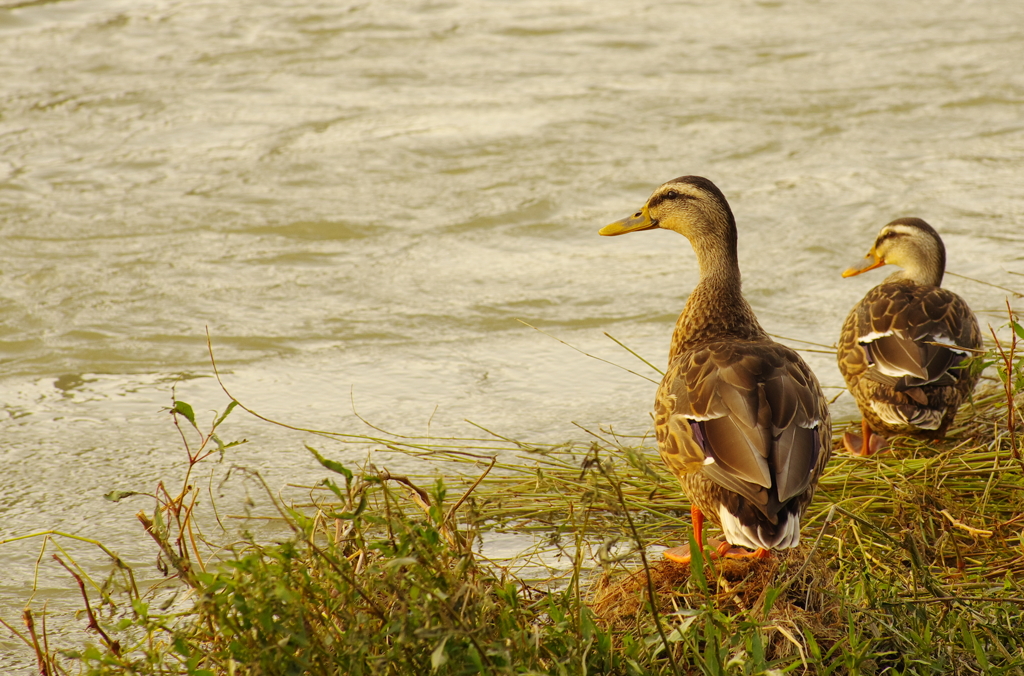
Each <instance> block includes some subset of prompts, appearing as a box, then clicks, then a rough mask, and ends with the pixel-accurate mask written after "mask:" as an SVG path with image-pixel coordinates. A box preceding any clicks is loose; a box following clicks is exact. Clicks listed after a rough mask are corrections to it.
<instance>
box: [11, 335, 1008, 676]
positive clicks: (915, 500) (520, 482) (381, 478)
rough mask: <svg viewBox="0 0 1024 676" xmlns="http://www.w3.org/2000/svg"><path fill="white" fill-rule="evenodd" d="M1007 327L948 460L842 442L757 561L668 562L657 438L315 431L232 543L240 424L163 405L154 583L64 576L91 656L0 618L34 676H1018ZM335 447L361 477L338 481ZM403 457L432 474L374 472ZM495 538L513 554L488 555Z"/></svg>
mask: <svg viewBox="0 0 1024 676" xmlns="http://www.w3.org/2000/svg"><path fill="white" fill-rule="evenodd" d="M1011 328H1012V329H1013V333H1012V334H1011V337H1010V339H1008V340H1006V339H1004V340H1002V341H996V342H997V344H994V345H993V348H992V349H991V350H990V351H989V353H988V354H987V355H985V356H982V357H979V358H978V359H977V362H978V366H979V367H981V366H986V365H987V366H991V367H992V368H990V369H989V371H988V372H989V373H992V375H991V376H990V377H988V378H987V380H986V381H984V382H985V384H984V385H983V386H982V387H981V388H979V391H978V392H977V393H975V396H974V398H973V399H972V401H971V402H970V403H969V404H967V405H965V406H964V407H963V408H962V410H961V411H960V415H959V417H958V419H957V422H956V423H955V425H954V429H952V430H951V431H950V433H949V435H948V438H947V439H946V440H943V441H941V442H923V441H915V440H912V439H896V440H894V442H893V448H892V450H891V451H889V452H885V453H882V454H879V455H877V456H874V457H870V458H857V457H851V456H849V455H846V454H844V453H841V452H839V448H840V446H841V444H840V443H839V442H838V440H839V437H840V436H841V433H842V431H843V428H842V426H840V425H837V426H836V429H835V444H834V445H835V448H836V454H835V455H834V457H833V460H832V461H831V463H830V464H829V467H828V469H827V471H826V473H825V475H824V476H823V477H822V479H821V482H820V486H819V492H818V494H817V496H816V498H815V500H814V503H813V504H812V506H811V509H810V511H809V512H808V514H807V517H806V520H805V524H804V527H803V534H804V537H803V542H802V544H801V545H800V547H799V548H797V549H795V550H791V551H789V552H784V553H781V554H778V555H776V556H774V557H773V558H771V559H769V560H767V561H732V560H730V561H702V560H701V559H700V558H699V557H698V558H696V559H695V560H694V562H693V563H692V564H691V565H689V566H680V565H677V564H672V563H669V562H666V561H664V560H662V558H661V556H660V553H659V551H660V548H661V547H663V546H673V545H675V544H679V540H680V539H682V538H688V537H689V521H688V510H687V505H686V502H685V500H684V499H683V498H682V497H681V495H680V492H679V489H678V484H677V483H676V481H675V479H674V478H673V477H671V475H669V474H668V473H667V472H666V471H665V470H664V469H663V468H662V465H661V463H660V460H659V459H658V457H657V453H656V451H655V450H654V449H653V442H652V440H651V439H649V438H624V437H621V436H619V435H616V434H615V433H614V432H612V431H609V430H581V433H580V436H581V438H582V439H583V440H582V441H577V442H573V443H567V444H564V445H558V446H552V445H543V444H530V443H526V442H523V441H517V440H512V439H507V438H503V437H500V436H497V435H494V434H491V433H489V432H487V431H486V430H481V434H480V435H479V436H480V438H478V439H435V438H409V437H402V436H397V435H392V434H387V433H384V432H380V431H375V432H374V435H373V436H351V435H334V434H327V433H316V434H317V436H312V437H309V438H319V439H320V440H321V441H322V443H318V444H311V445H310V446H308V448H309V452H310V453H311V454H312V455H313V456H315V457H316V459H317V460H318V461H319V462H320V464H321V465H322V467H323V472H324V478H323V481H322V482H321V483H319V484H318V485H316V486H310V487H307V490H306V492H305V494H306V495H308V499H306V500H302V501H293V502H290V503H288V504H286V503H285V502H284V501H283V500H282V499H281V498H279V497H278V496H276V495H275V494H274V493H273V491H271V490H269V489H268V488H267V487H266V486H265V485H263V484H262V479H261V478H260V477H259V475H258V474H257V473H255V472H247V477H248V478H247V480H248V481H251V482H252V483H253V485H254V486H258V487H262V489H263V490H262V491H261V494H260V495H257V496H254V501H257V502H260V501H262V502H264V503H265V504H267V505H272V506H273V508H274V510H275V512H276V515H275V517H274V522H275V523H276V524H277V525H278V526H279V528H278V532H279V534H280V535H279V537H276V538H271V539H270V540H269V541H268V540H267V539H266V538H263V539H261V538H257V537H255V536H252V535H247V534H243V536H242V538H241V539H240V540H239V539H237V538H234V540H235V541H233V542H232V538H231V537H230V536H229V531H228V530H221V529H219V528H218V527H217V526H216V524H217V523H219V522H220V517H219V515H217V514H216V513H215V505H214V504H211V502H210V501H209V500H207V499H205V498H201V497H200V496H201V494H202V491H201V490H200V489H199V482H197V481H196V479H197V478H198V477H199V476H200V475H201V474H202V473H203V472H204V471H206V470H205V468H207V467H209V466H216V463H218V462H224V459H225V458H227V459H231V457H232V454H233V453H235V452H236V450H237V449H236V448H235V445H234V443H233V442H230V441H226V439H228V438H229V432H230V426H231V416H234V415H240V414H242V411H241V410H240V409H239V407H241V408H242V409H244V406H243V405H241V404H240V403H239V402H237V401H235V400H233V399H229V404H228V406H227V407H226V408H225V409H224V411H223V412H222V414H220V415H219V416H217V418H216V419H215V421H214V422H213V424H212V426H211V427H209V428H202V427H201V425H200V424H199V421H197V419H196V417H195V415H194V413H193V410H192V407H191V406H189V405H188V404H187V403H185V402H182V401H176V402H174V404H173V407H172V414H173V416H174V420H175V424H176V425H178V427H179V429H180V430H181V432H182V439H183V440H184V442H185V452H186V453H187V454H188V460H189V462H188V465H187V469H186V471H185V474H184V476H183V477H181V478H180V479H179V483H177V484H175V486H176V488H173V489H172V488H171V484H170V483H168V484H161V485H160V486H159V487H158V488H157V489H156V491H154V493H153V494H152V496H151V497H150V498H149V507H148V508H146V509H144V510H142V511H140V512H139V513H138V519H139V533H140V537H145V538H151V539H152V541H153V543H154V547H155V550H156V551H157V552H158V556H157V568H158V570H159V578H160V580H159V581H158V582H157V583H156V584H150V585H149V586H148V587H146V586H144V585H140V584H139V583H138V582H137V580H138V579H141V577H142V576H140V575H139V574H138V573H137V571H134V570H132V568H130V567H129V566H127V565H126V564H125V563H124V562H122V561H121V560H120V559H119V558H118V557H117V556H116V555H115V554H114V553H113V552H110V551H109V550H104V551H107V553H108V554H109V557H110V567H109V571H108V572H109V574H108V576H107V578H106V580H100V579H97V578H95V573H96V572H95V571H86V570H84V569H83V567H81V566H79V565H77V564H76V563H75V561H74V560H73V559H72V558H70V557H69V556H68V555H67V553H66V552H61V553H59V554H57V555H56V556H54V557H53V559H52V560H50V564H51V565H59V566H63V568H64V569H66V571H67V576H68V580H69V583H71V584H74V585H77V586H78V587H79V588H80V590H81V593H82V598H83V606H82V613H81V614H80V618H79V619H80V621H81V622H82V623H83V624H85V625H87V626H88V628H89V631H90V636H91V637H92V640H91V641H90V642H89V643H88V644H87V645H84V646H67V645H54V644H53V642H51V640H50V637H49V636H48V633H47V630H46V624H45V620H46V617H45V613H44V612H43V611H42V610H41V609H40V608H38V607H29V608H26V609H25V610H24V612H23V613H22V615H21V617H20V618H19V617H17V616H16V615H15V616H11V611H10V609H7V610H4V611H2V613H0V619H2V621H3V623H4V624H5V625H6V627H7V630H8V631H9V632H10V633H11V634H12V635H13V636H15V637H16V638H17V639H18V640H19V641H21V642H22V643H23V645H24V646H26V648H27V649H30V650H31V651H32V652H34V654H35V655H36V659H37V664H38V669H39V671H40V673H43V674H47V675H50V674H70V673H86V674H126V673H130V674H191V675H196V676H199V675H211V676H212V675H218V676H219V675H221V674H352V675H358V674H395V675H405V674H439V675H447V674H474V673H479V674H494V675H498V674H566V675H577V674H579V675H582V674H657V675H661V674H708V675H717V674H784V673H796V674H1024V629H1022V628H1024V460H1022V451H1021V446H1022V442H1021V428H1022V422H1024V418H1022V413H1021V411H1022V407H1021V404H1022V398H1024V359H1022V357H1021V350H1020V347H1021V346H1020V344H1019V343H1018V340H1024V329H1022V328H1021V327H1020V325H1019V324H1018V323H1016V322H1015V321H1013V317H1012V315H1011ZM993 337H994V335H993ZM229 396H230V395H229ZM339 444H355V445H357V446H358V447H360V448H364V447H365V448H367V449H372V450H373V454H372V456H371V457H373V463H372V464H371V463H365V464H364V465H362V466H345V465H343V464H341V463H339V462H337V461H336V460H334V459H332V458H331V452H329V451H328V450H325V448H328V447H331V448H337V447H339ZM398 456H413V457H415V458H418V459H420V460H422V461H424V462H422V463H420V466H426V465H427V464H428V463H429V464H432V466H433V467H435V468H436V471H435V472H432V474H431V475H430V476H411V475H404V474H403V475H399V474H396V473H392V472H390V471H389V470H388V469H387V466H388V458H395V457H398ZM406 464H408V463H406ZM235 471H236V474H237V472H238V471H243V470H235ZM210 495H212V493H211V494H210ZM108 497H109V499H111V500H114V501H118V500H123V499H126V498H131V499H133V500H141V499H143V498H140V497H139V496H134V495H129V494H111V495H110V496H108ZM504 534H514V535H515V539H514V541H515V542H516V543H517V545H519V550H520V551H516V552H515V553H514V555H513V554H511V553H507V552H499V551H498V550H497V548H496V547H495V546H494V545H493V543H494V542H496V541H500V540H501V538H502V537H503V535H504ZM47 538H48V539H50V540H54V541H58V540H59V539H60V535H59V534H49V535H48V536H47ZM97 546H102V545H99V544H97ZM499 555H500V556H499ZM147 576H148V577H153V575H152V574H150V573H147Z"/></svg>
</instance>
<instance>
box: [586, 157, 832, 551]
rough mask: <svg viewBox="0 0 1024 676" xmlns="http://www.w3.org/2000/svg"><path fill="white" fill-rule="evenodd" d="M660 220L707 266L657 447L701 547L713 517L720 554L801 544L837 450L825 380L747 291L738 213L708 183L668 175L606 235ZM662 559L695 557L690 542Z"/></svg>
mask: <svg viewBox="0 0 1024 676" xmlns="http://www.w3.org/2000/svg"><path fill="white" fill-rule="evenodd" d="M652 228H663V229H666V230H674V231H675V232H678V233H680V234H681V235H683V236H685V237H686V238H687V239H689V240H690V244H691V245H692V246H693V250H694V253H696V255H697V264H698V266H699V267H700V282H699V283H698V284H697V287H696V288H695V289H694V290H693V292H692V293H691V294H690V297H689V299H688V300H687V301H686V307H685V308H684V309H683V313H682V314H681V315H680V316H679V320H678V321H677V322H676V329H675V333H674V334H673V336H672V344H671V347H670V349H669V358H668V370H667V371H666V373H665V377H664V379H663V380H662V381H661V385H660V386H659V388H658V393H657V396H656V398H655V401H654V423H655V430H656V433H657V437H658V450H659V451H660V453H661V457H662V459H663V460H664V461H665V464H666V465H667V466H668V468H669V470H670V471H671V472H672V473H673V474H675V475H676V477H677V478H678V479H679V482H680V483H681V484H682V487H683V491H684V492H685V493H686V495H687V496H688V497H689V499H690V503H691V513H692V515H693V530H694V539H695V540H696V542H697V545H698V547H700V548H701V550H702V551H703V549H704V544H703V523H704V517H705V516H707V517H708V518H709V519H710V520H711V521H713V522H715V523H717V524H719V525H720V526H721V527H722V531H723V532H724V535H725V542H723V543H720V544H716V545H715V552H714V553H713V554H717V555H724V556H731V557H738V556H757V557H759V558H763V557H765V556H767V555H768V550H770V549H783V548H787V547H795V546H796V545H797V543H798V542H799V541H800V519H801V517H802V516H803V514H804V512H805V511H806V510H807V506H808V504H810V502H811V498H812V497H813V495H814V489H815V486H816V485H817V482H818V479H819V477H820V476H821V473H822V471H823V470H824V468H825V465H826V463H827V462H828V459H829V454H830V450H831V443H830V442H831V424H830V420H829V412H828V406H827V404H826V401H825V397H824V396H823V395H822V393H821V388H820V387H819V386H818V381H817V379H816V378H815V377H814V374H813V373H812V372H811V370H810V369H809V368H808V367H807V364H805V363H804V360H803V359H801V358H800V356H799V355H798V354H797V353H796V352H794V351H793V350H791V349H789V348H788V347H784V346H782V345H779V344H778V343H775V342H773V341H772V340H771V338H770V337H769V336H768V334H767V333H765V331H764V329H762V328H761V325H760V324H758V322H757V319H756V318H755V317H754V312H753V310H752V309H751V308H750V305H749V304H748V303H747V301H746V300H745V299H744V298H743V295H742V293H741V291H740V270H739V261H738V257H737V255H736V221H735V219H734V218H733V215H732V210H731V209H730V208H729V204H728V202H727V201H726V199H725V196H724V195H723V194H722V192H721V191H720V190H719V189H718V188H717V187H716V186H715V185H714V184H713V183H712V182H711V181H709V180H707V179H706V178H701V177H699V176H683V177H681V178H677V179H674V180H672V181H669V182H668V183H666V184H664V185H662V186H661V187H660V188H658V189H657V190H655V191H654V194H653V195H651V197H650V199H648V200H647V203H646V204H645V205H644V206H643V207H642V208H641V209H640V211H638V212H636V213H635V214H633V215H632V216H630V217H628V218H624V219H622V220H620V221H616V222H615V223H612V224H611V225H608V226H606V227H605V228H603V229H602V230H601V234H602V235H621V234H624V233H627V232H635V231H638V230H649V229H652ZM732 545H738V546H740V547H746V548H749V549H753V550H756V551H755V552H753V554H751V553H750V552H747V551H744V550H741V549H734V548H732V547H731V546H732ZM665 556H666V557H667V558H669V559H672V560H674V561H679V562H686V561H689V558H690V552H689V547H677V548H674V549H670V550H668V551H666V552H665Z"/></svg>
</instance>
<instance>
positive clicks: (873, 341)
mask: <svg viewBox="0 0 1024 676" xmlns="http://www.w3.org/2000/svg"><path fill="white" fill-rule="evenodd" d="M886 264H892V265H896V266H898V267H900V268H902V270H897V271H896V272H894V273H893V274H891V275H889V276H888V277H886V278H885V280H884V281H883V282H882V283H881V284H879V285H878V286H876V287H875V288H873V289H871V290H870V291H868V293H867V295H866V296H864V298H863V299H862V300H861V301H860V302H859V303H857V305H855V306H854V308H853V310H852V311H851V312H850V315H849V316H848V317H847V318H846V322H845V323H844V324H843V329H842V333H841V335H840V338H839V350H838V353H837V357H838V360H839V370H840V371H841V372H842V374H843V378H845V379H846V386H847V388H848V389H849V390H850V393H851V394H852V395H853V398H854V399H856V400H857V406H859V407H860V412H861V415H862V416H863V422H862V423H861V432H862V434H861V436H859V437H858V436H857V435H856V434H853V433H852V432H847V433H846V434H845V436H844V437H843V442H844V444H845V446H846V449H847V450H848V451H850V452H851V453H854V454H856V455H870V454H872V453H874V452H876V451H878V450H880V449H881V448H882V447H883V446H884V445H885V437H888V436H892V435H895V434H910V435H915V436H925V437H941V436H943V435H944V434H945V432H946V428H948V427H949V424H950V423H951V422H952V421H953V416H955V415H956V411H957V409H958V408H959V407H960V403H961V402H962V401H963V400H964V398H965V397H967V396H968V395H969V394H970V393H971V392H972V391H973V390H974V386H975V384H976V383H977V382H978V374H977V373H972V372H971V371H970V369H967V368H963V366H964V364H963V360H964V358H965V357H967V356H968V355H969V354H971V353H973V352H977V351H979V350H980V348H981V330H980V329H979V328H978V321H977V320H976V319H975V318H974V313H973V312H971V308H970V307H968V305H967V303H966V301H964V299H963V298H961V297H960V296H958V295H956V294H955V293H953V292H952V291H949V290H947V289H943V288H942V287H941V286H940V285H941V284H942V277H943V274H944V273H945V271H946V248H945V246H943V244H942V238H940V237H939V233H937V232H935V229H934V228H932V226H930V225H928V224H927V223H925V222H924V221H922V220H921V219H920V218H899V219H896V220H895V221H893V222H891V223H889V224H887V225H885V226H884V227H883V228H882V229H881V231H880V232H879V233H878V237H876V238H875V244H874V246H872V247H871V251H869V252H868V255H867V257H865V258H864V259H863V260H862V261H861V262H860V263H858V264H857V265H854V266H853V267H851V268H850V269H848V270H847V271H846V272H844V273H843V277H852V276H853V275H859V274H861V273H862V272H867V271H868V270H874V269H875V268H877V267H880V266H882V265H886Z"/></svg>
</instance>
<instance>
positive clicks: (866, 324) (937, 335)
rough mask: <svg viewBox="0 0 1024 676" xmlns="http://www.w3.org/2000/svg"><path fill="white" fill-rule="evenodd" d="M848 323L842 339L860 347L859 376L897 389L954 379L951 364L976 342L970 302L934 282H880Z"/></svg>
mask: <svg viewBox="0 0 1024 676" xmlns="http://www.w3.org/2000/svg"><path fill="white" fill-rule="evenodd" d="M848 327H849V329H848V330H849V331H851V332H852V333H851V335H850V336H849V337H850V338H852V339H853V341H850V340H847V341H844V342H846V343H847V344H849V343H850V342H854V341H855V342H856V344H858V345H860V346H861V347H862V348H863V350H864V358H865V361H866V363H865V364H864V368H865V370H866V372H865V373H864V376H865V377H866V378H869V379H871V380H874V381H876V382H880V383H883V384H886V385H889V386H890V387H893V388H894V389H895V390H897V391H905V390H908V389H910V388H914V387H921V386H923V385H952V384H954V383H956V382H957V381H958V380H959V378H960V372H959V369H957V368H956V367H957V366H958V365H959V364H960V362H962V361H963V359H964V358H965V357H966V356H967V355H968V353H969V352H970V350H972V349H978V348H979V347H980V346H981V331H980V329H979V328H978V322H977V320H976V319H975V318H974V313H972V312H971V309H970V307H968V305H967V303H966V302H965V301H964V300H963V299H962V298H960V296H958V295H956V294H955V293H953V292H951V291H947V290H946V289H943V288H941V287H938V286H917V285H910V284H900V283H888V284H880V285H879V286H876V287H875V288H874V289H872V290H871V291H870V292H868V294H867V295H866V296H865V297H864V299H863V300H862V301H861V302H860V303H859V304H858V305H857V306H856V307H855V308H854V310H853V312H852V313H851V316H850V320H849V321H848ZM962 348H967V349H962Z"/></svg>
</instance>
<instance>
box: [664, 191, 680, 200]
mask: <svg viewBox="0 0 1024 676" xmlns="http://www.w3.org/2000/svg"><path fill="white" fill-rule="evenodd" d="M677 197H679V193H677V192H676V191H675V190H669V191H668V192H667V193H665V199H668V200H674V199H675V198H677Z"/></svg>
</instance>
